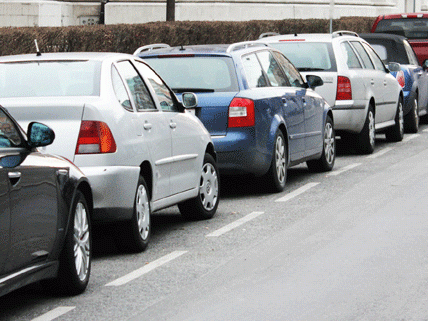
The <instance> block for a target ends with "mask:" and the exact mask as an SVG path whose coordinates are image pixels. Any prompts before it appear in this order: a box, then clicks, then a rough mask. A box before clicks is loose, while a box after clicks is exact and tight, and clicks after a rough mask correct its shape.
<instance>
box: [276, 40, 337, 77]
mask: <svg viewBox="0 0 428 321" xmlns="http://www.w3.org/2000/svg"><path fill="white" fill-rule="evenodd" d="M270 45H272V47H275V48H277V49H278V50H279V51H281V52H282V53H283V54H284V55H285V56H286V57H287V58H288V59H289V60H290V61H291V62H292V63H293V65H294V66H296V68H297V69H299V70H300V71H310V70H314V71H336V61H335V59H334V55H333V50H332V48H331V43H324V42H313V43H310V42H303V41H295V42H291V41H290V42H289V41H284V42H277V43H271V44H270Z"/></svg>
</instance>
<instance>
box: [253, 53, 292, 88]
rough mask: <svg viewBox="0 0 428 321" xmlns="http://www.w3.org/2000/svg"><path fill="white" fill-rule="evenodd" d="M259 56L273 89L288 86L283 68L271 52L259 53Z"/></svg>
mask: <svg viewBox="0 0 428 321" xmlns="http://www.w3.org/2000/svg"><path fill="white" fill-rule="evenodd" d="M257 56H258V57H259V60H260V63H261V65H262V68H263V70H264V72H265V73H266V75H267V76H268V78H269V82H270V84H271V85H272V86H273V87H284V86H288V82H287V80H286V79H285V76H284V74H283V72H282V70H281V67H280V66H279V65H278V62H277V61H276V60H275V58H274V57H273V56H272V54H271V53H270V52H269V51H266V50H264V51H260V52H258V53H257Z"/></svg>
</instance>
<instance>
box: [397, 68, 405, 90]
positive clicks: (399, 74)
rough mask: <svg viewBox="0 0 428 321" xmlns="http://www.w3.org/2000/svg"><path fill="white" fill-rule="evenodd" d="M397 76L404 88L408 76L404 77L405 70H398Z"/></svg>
mask: <svg viewBox="0 0 428 321" xmlns="http://www.w3.org/2000/svg"><path fill="white" fill-rule="evenodd" d="M395 78H396V79H397V81H398V83H399V84H400V86H401V87H403V88H404V86H405V85H406V78H404V72H403V71H402V70H400V71H399V72H397V75H395Z"/></svg>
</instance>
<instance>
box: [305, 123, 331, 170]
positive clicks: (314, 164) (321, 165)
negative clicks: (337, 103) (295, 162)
mask: <svg viewBox="0 0 428 321" xmlns="http://www.w3.org/2000/svg"><path fill="white" fill-rule="evenodd" d="M335 159H336V135H335V132H334V127H333V120H332V119H331V118H330V116H327V119H326V122H325V126H324V138H323V149H322V154H321V157H320V158H318V159H314V160H310V161H307V162H306V164H307V165H308V168H309V170H311V171H315V172H324V171H331V170H332V169H333V166H334V161H335Z"/></svg>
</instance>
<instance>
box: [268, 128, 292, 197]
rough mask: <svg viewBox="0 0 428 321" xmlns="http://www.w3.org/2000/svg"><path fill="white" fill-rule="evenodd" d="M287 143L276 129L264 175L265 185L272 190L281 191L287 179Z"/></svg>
mask: <svg viewBox="0 0 428 321" xmlns="http://www.w3.org/2000/svg"><path fill="white" fill-rule="evenodd" d="M287 160H288V154H287V143H286V141H285V139H284V134H283V133H282V132H281V131H280V130H279V129H278V130H277V132H276V135H275V142H274V147H273V153H272V162H271V165H270V168H269V171H268V172H267V173H266V175H265V181H266V185H267V187H268V189H269V190H271V191H272V192H277V193H278V192H282V191H283V190H284V188H285V183H286V181H287V165H288V162H287Z"/></svg>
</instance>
